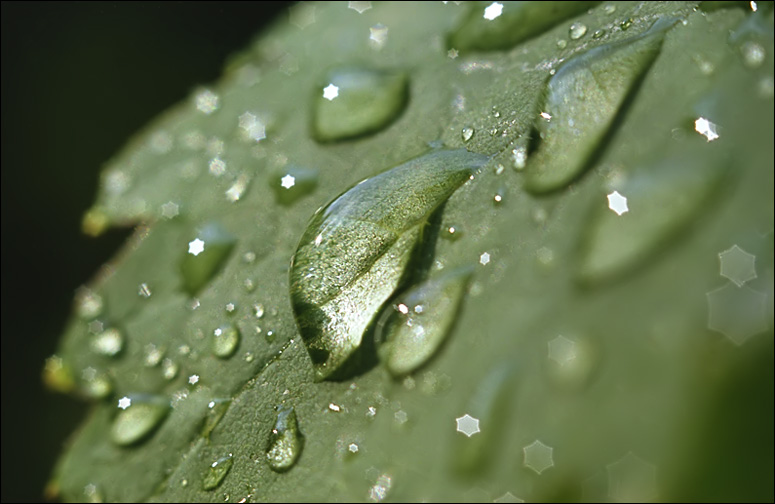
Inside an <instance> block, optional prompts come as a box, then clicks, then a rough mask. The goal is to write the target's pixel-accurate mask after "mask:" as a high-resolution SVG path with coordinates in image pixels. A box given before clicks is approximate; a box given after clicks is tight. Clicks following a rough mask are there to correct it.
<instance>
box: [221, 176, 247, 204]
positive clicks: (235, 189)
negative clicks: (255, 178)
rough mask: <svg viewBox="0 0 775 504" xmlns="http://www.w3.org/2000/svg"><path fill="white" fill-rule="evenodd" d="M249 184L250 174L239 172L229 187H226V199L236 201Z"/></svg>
mask: <svg viewBox="0 0 775 504" xmlns="http://www.w3.org/2000/svg"><path fill="white" fill-rule="evenodd" d="M249 184H250V175H248V174H247V173H242V174H240V176H239V177H237V180H235V181H234V183H233V184H232V185H231V187H229V188H228V189H226V199H227V200H228V201H231V202H232V203H236V202H238V201H239V200H240V198H242V196H243V195H244V194H245V191H247V189H248V185H249Z"/></svg>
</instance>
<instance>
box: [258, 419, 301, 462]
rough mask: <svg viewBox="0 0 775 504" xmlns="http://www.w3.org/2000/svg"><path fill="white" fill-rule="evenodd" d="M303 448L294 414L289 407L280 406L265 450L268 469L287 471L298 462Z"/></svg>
mask: <svg viewBox="0 0 775 504" xmlns="http://www.w3.org/2000/svg"><path fill="white" fill-rule="evenodd" d="M303 448H304V436H303V435H302V433H301V431H300V430H299V424H298V422H297V420H296V412H295V411H294V409H293V408H292V407H290V406H286V405H282V406H280V407H279V408H278V412H277V421H276V422H275V426H274V429H272V433H271V434H270V436H269V443H268V445H267V449H266V459H267V462H269V467H270V468H272V470H273V471H276V472H286V471H288V470H289V469H291V468H292V467H293V466H294V465H295V464H296V462H297V461H298V459H299V456H300V455H301V451H302V449H303Z"/></svg>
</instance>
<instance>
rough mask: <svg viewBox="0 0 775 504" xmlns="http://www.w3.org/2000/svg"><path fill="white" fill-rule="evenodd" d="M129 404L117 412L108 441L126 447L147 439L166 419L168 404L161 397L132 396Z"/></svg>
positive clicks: (166, 400)
mask: <svg viewBox="0 0 775 504" xmlns="http://www.w3.org/2000/svg"><path fill="white" fill-rule="evenodd" d="M125 399H129V404H128V405H127V406H126V408H123V409H122V410H121V411H119V412H118V414H117V415H116V418H114V419H113V424H112V425H111V427H110V439H111V440H112V441H113V442H114V443H116V444H117V445H120V446H128V445H131V444H134V443H137V442H139V441H141V440H143V439H145V438H147V437H148V436H149V435H150V434H151V433H152V432H153V431H154V430H156V428H157V427H159V425H161V423H162V421H163V420H164V419H165V418H166V416H167V414H168V413H169V410H170V402H169V400H168V399H165V398H164V397H161V396H150V395H133V396H130V397H128V398H125Z"/></svg>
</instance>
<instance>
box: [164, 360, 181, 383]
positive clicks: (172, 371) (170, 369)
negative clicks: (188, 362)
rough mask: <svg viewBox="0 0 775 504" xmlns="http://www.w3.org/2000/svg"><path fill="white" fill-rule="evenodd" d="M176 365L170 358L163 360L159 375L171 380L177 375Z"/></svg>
mask: <svg viewBox="0 0 775 504" xmlns="http://www.w3.org/2000/svg"><path fill="white" fill-rule="evenodd" d="M178 369H179V368H178V365H177V364H176V363H175V361H173V360H172V359H170V358H166V359H164V361H163V362H162V363H161V373H162V376H164V378H165V379H166V380H172V379H173V378H175V377H176V376H177V375H178Z"/></svg>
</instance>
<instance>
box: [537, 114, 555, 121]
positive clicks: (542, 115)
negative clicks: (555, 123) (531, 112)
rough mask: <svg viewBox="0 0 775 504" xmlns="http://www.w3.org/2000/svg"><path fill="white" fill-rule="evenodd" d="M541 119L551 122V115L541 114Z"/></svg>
mask: <svg viewBox="0 0 775 504" xmlns="http://www.w3.org/2000/svg"><path fill="white" fill-rule="evenodd" d="M539 115H540V116H541V117H542V118H543V119H546V120H547V121H551V120H552V115H551V114H550V113H549V112H541V113H540V114H539Z"/></svg>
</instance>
